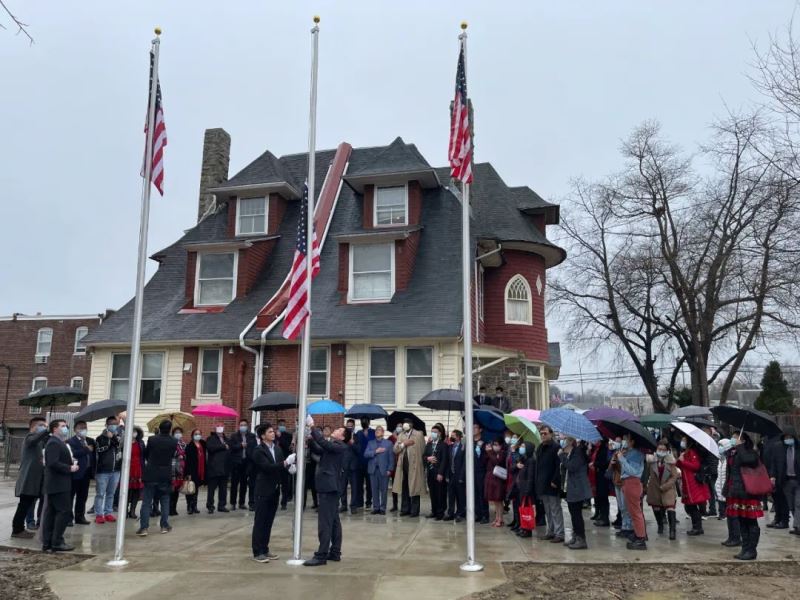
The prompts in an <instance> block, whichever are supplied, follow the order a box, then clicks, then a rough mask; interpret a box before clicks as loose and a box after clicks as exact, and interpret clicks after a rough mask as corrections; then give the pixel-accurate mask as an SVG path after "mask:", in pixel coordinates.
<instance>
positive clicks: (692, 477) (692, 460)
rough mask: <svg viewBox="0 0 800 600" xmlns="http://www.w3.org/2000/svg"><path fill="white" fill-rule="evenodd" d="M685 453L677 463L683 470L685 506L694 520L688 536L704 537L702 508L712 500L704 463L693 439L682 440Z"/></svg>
mask: <svg viewBox="0 0 800 600" xmlns="http://www.w3.org/2000/svg"><path fill="white" fill-rule="evenodd" d="M681 448H682V449H683V452H681V455H680V456H679V457H678V461H677V462H676V463H675V464H676V465H677V466H678V468H679V469H680V470H681V484H682V485H681V490H682V494H683V497H682V499H683V504H684V507H685V509H686V512H687V514H688V515H689V517H690V518H691V519H692V528H691V530H689V531H687V532H686V535H703V533H704V532H703V519H702V516H701V514H700V507H701V506H702V505H703V504H705V503H706V502H708V501H709V500H710V499H711V493H710V492H709V489H708V485H707V483H706V481H705V477H704V475H703V473H702V470H701V469H702V461H701V460H700V453H699V452H698V450H697V446H696V444H695V442H694V440H692V439H691V438H687V437H684V438H683V439H682V440H681Z"/></svg>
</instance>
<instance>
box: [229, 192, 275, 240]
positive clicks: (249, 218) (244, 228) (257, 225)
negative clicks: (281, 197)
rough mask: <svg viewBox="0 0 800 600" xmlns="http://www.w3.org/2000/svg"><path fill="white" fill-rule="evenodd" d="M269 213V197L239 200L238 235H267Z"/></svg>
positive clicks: (237, 213)
mask: <svg viewBox="0 0 800 600" xmlns="http://www.w3.org/2000/svg"><path fill="white" fill-rule="evenodd" d="M268 212H269V210H268V197H263V196H262V197H258V198H239V200H238V206H237V208H236V235H263V234H265V233H266V232H267V215H268Z"/></svg>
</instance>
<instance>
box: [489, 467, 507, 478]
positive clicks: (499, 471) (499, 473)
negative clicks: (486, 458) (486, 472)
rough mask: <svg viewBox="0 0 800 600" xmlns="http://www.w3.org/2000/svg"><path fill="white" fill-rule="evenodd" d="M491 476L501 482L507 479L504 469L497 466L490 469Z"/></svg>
mask: <svg viewBox="0 0 800 600" xmlns="http://www.w3.org/2000/svg"><path fill="white" fill-rule="evenodd" d="M492 475H494V476H495V477H497V478H498V479H502V480H503V481H505V480H506V479H508V471H506V469H505V468H504V467H501V466H500V465H497V466H496V467H495V468H494V469H492Z"/></svg>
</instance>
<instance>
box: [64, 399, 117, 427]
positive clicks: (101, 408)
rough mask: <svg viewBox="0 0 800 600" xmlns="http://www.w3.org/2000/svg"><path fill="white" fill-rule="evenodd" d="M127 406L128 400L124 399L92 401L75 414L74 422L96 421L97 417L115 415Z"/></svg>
mask: <svg viewBox="0 0 800 600" xmlns="http://www.w3.org/2000/svg"><path fill="white" fill-rule="evenodd" d="M127 408H128V402H127V401H126V400H113V399H109V400H101V401H100V402H92V403H91V404H89V405H88V406H86V407H85V408H84V409H83V410H82V411H80V412H79V413H78V414H77V415H75V422H78V421H97V419H105V418H106V417H116V416H117V415H118V414H119V413H121V412H122V411H123V410H125V409H127Z"/></svg>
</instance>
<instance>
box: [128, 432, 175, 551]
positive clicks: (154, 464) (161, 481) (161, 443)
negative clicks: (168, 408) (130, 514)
mask: <svg viewBox="0 0 800 600" xmlns="http://www.w3.org/2000/svg"><path fill="white" fill-rule="evenodd" d="M171 431H172V422H171V421H168V420H164V421H161V423H159V425H158V435H154V436H150V438H149V439H148V440H147V445H146V447H145V451H144V457H145V467H144V477H143V479H144V498H143V500H142V511H141V514H140V515H139V529H138V531H137V532H136V535H138V536H139V537H145V536H147V530H148V527H149V526H150V512H151V509H152V506H153V501H158V502H159V503H160V505H161V511H160V513H161V514H160V517H161V533H169V532H170V531H172V527H171V526H170V524H169V501H170V494H171V493H172V478H173V473H174V471H173V469H174V461H175V458H176V456H177V449H178V441H179V440H178V439H176V438H175V437H174V436H172V435H171V434H170V432H171Z"/></svg>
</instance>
